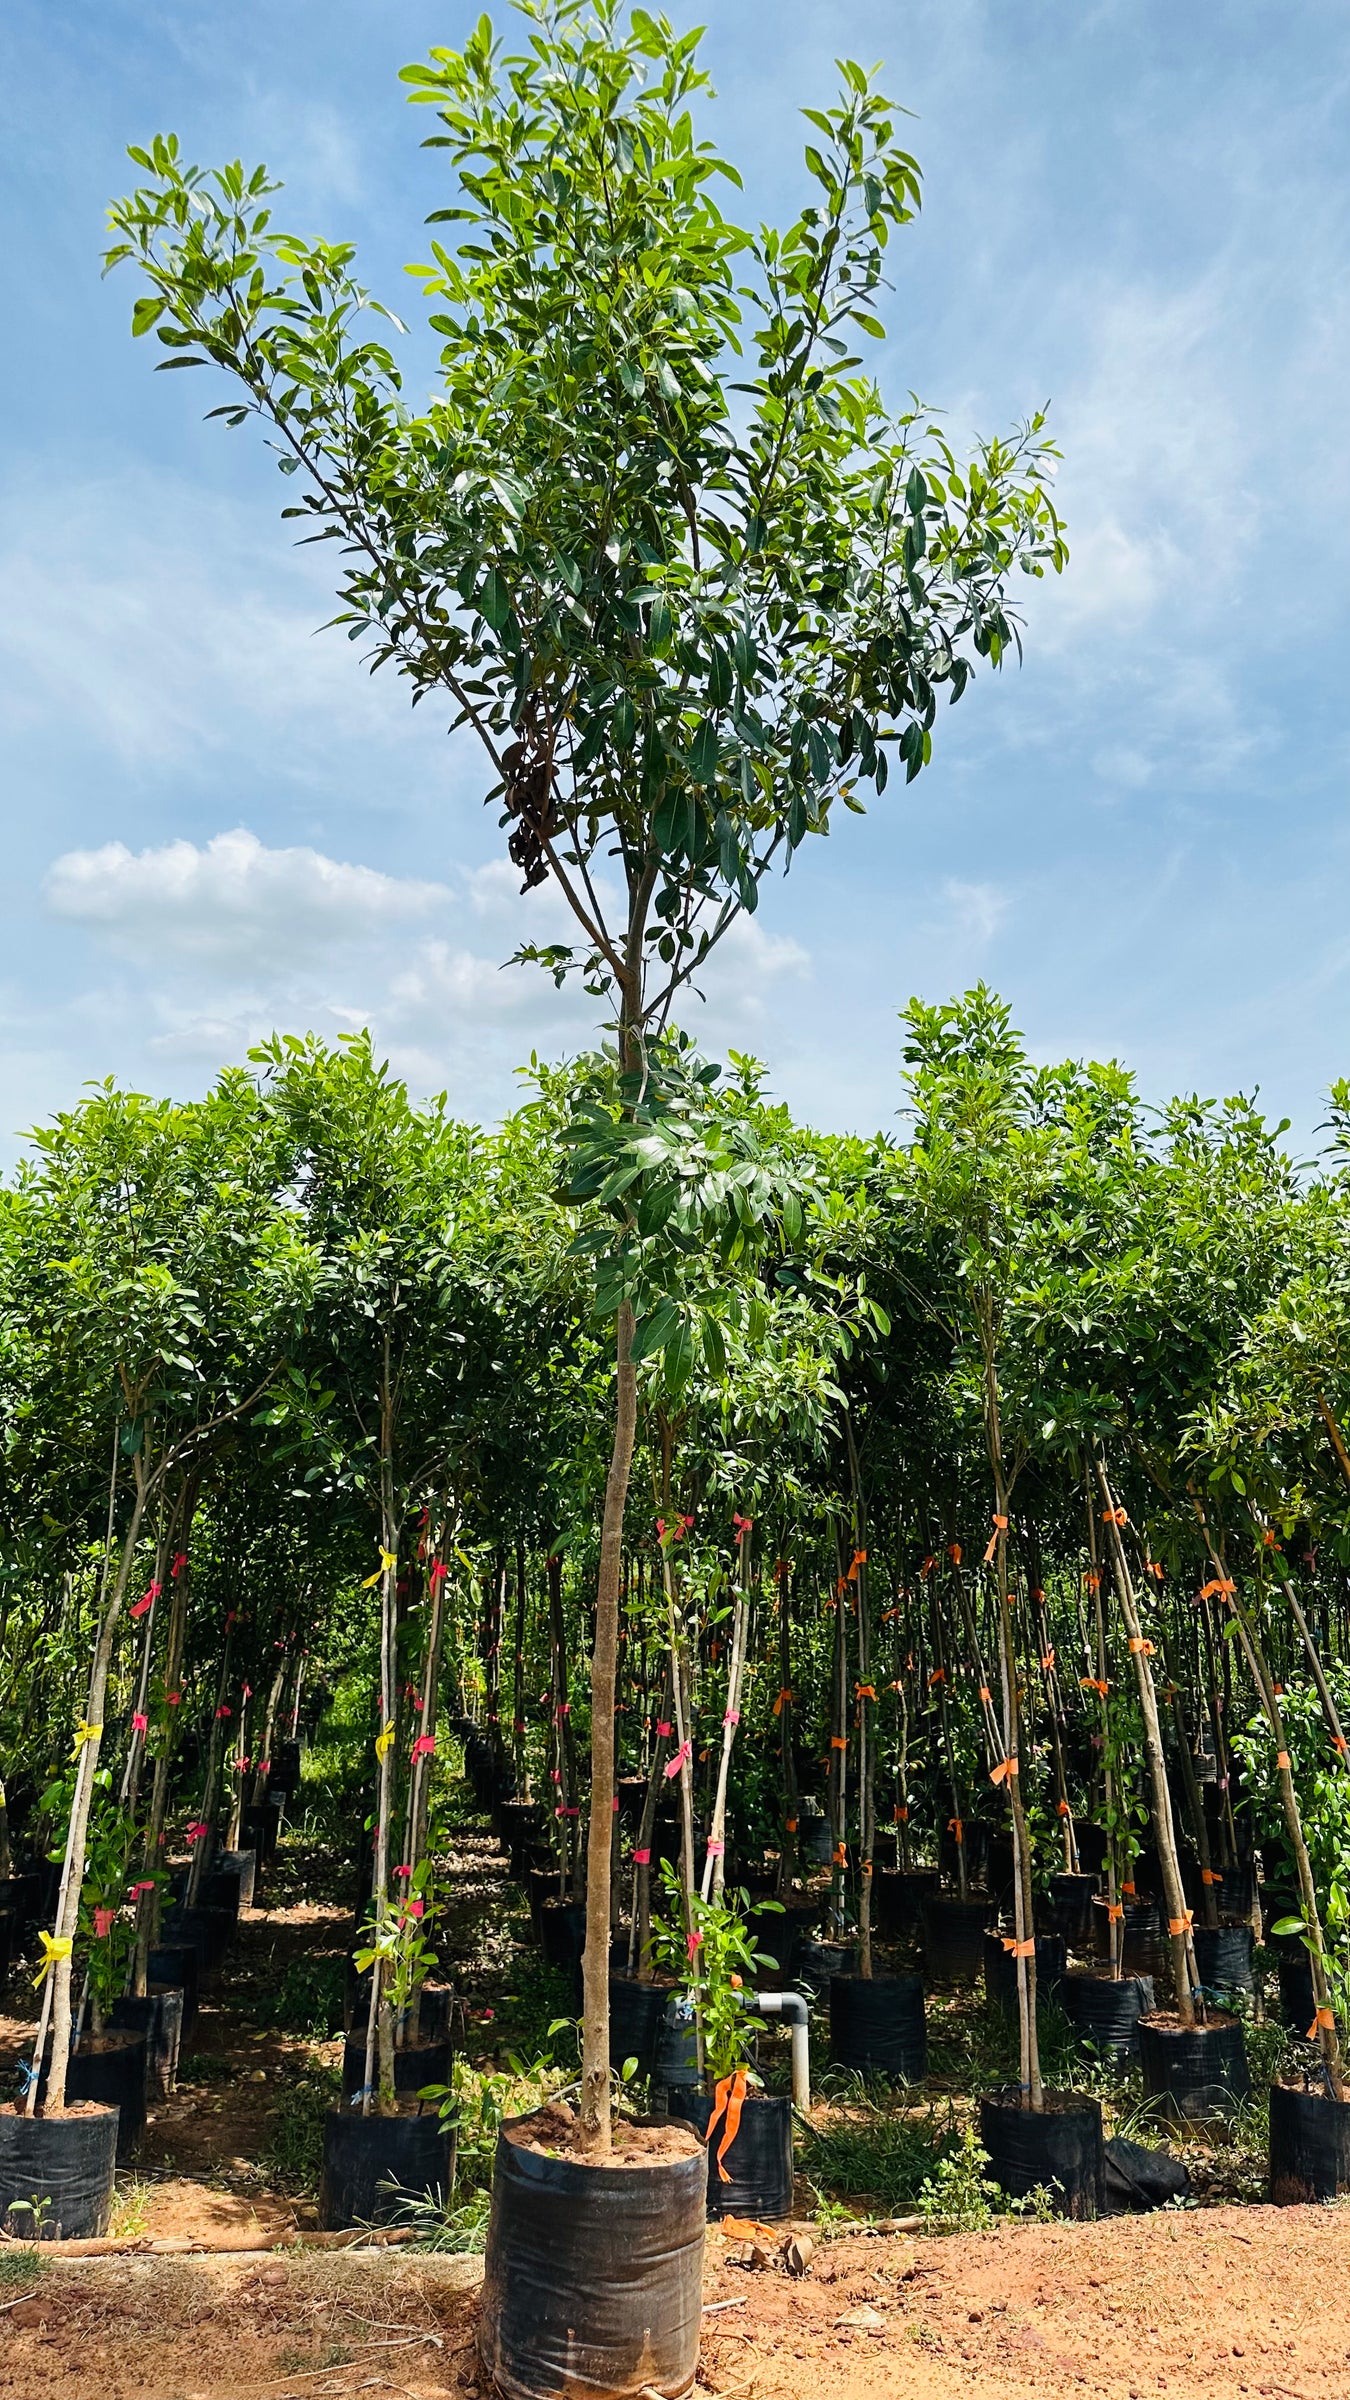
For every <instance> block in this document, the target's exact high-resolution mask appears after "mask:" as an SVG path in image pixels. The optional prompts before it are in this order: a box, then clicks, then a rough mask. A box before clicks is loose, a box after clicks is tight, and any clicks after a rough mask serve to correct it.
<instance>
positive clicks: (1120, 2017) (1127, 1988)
mask: <svg viewBox="0 0 1350 2400" xmlns="http://www.w3.org/2000/svg"><path fill="white" fill-rule="evenodd" d="M1055 1998H1056V1999H1057V2000H1058V2002H1059V2005H1060V2007H1061V2008H1062V2009H1063V2011H1064V2014H1065V2016H1066V2017H1067V2018H1068V2020H1069V2023H1070V2024H1071V2025H1072V2027H1073V2029H1074V2032H1075V2033H1076V2034H1077V2036H1078V2039H1079V2041H1080V2042H1081V2043H1082V2045H1083V2047H1084V2049H1090V2050H1101V2051H1104V2052H1105V2053H1106V2054H1107V2055H1108V2056H1109V2057H1111V2058H1117V2059H1120V2060H1122V2061H1124V2060H1128V2059H1132V2058H1137V2057H1138V2056H1139V2020H1140V2018H1141V2017H1142V2016H1143V2015H1144V2012H1145V2010H1147V2009H1150V2008H1152V2006H1153V1978H1152V1976H1151V1975H1122V1977H1121V1979H1120V1981H1119V1983H1113V1982H1112V1980H1111V1977H1110V1975H1109V1974H1108V1975H1093V1974H1084V1973H1079V1972H1078V1971H1076V1970H1075V1971H1072V1972H1071V1973H1069V1974H1067V1975H1066V1976H1065V1977H1064V1980H1063V1982H1062V1983H1061V1984H1060V1987H1059V1990H1058V1991H1057V1993H1056V1994H1055Z"/></svg>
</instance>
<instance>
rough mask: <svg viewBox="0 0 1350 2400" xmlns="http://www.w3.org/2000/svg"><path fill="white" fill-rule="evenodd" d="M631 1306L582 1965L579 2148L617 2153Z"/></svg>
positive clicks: (633, 1403) (633, 1396) (596, 1671)
mask: <svg viewBox="0 0 1350 2400" xmlns="http://www.w3.org/2000/svg"><path fill="white" fill-rule="evenodd" d="M632 1340H633V1310H632V1306H631V1303H630V1302H628V1301H627V1300H623V1301H621V1302H620V1303H619V1312H618V1324H617V1328H616V1336H615V1383H616V1388H615V1405H614V1442H613V1448H612V1450H611V1453H610V1462H609V1475H608V1478H607V1480H606V1484H605V1508H604V1517H603V1519H602V1523H601V1529H600V1574H599V1578H598V1583H597V1589H596V1608H595V1648H594V1650H593V1652H592V1654H591V1809H590V1838H589V1842H588V1845H587V1854H586V1949H585V1954H584V1956H583V1959H582V1968H581V1974H582V2032H581V2115H580V2133H581V2147H582V2149H583V2150H584V2151H585V2152H586V2153H587V2154H588V2155H589V2156H591V2157H594V2158H608V2157H609V2155H610V2151H611V2148H612V2141H611V2123H610V2070H609V1938H610V1936H609V1903H610V1851H611V1834H612V1819H613V1815H614V1696H615V1680H616V1675H617V1669H618V1656H619V1578H620V1571H621V1568H622V1563H623V1523H624V1510H625V1507H626V1504H627V1499H628V1479H629V1475H630V1472H631V1469H632V1463H633V1443H634V1439H635V1436H636V1433H637V1372H636V1369H635V1368H634V1365H633V1361H632V1358H631V1356H630V1351H631V1346H632Z"/></svg>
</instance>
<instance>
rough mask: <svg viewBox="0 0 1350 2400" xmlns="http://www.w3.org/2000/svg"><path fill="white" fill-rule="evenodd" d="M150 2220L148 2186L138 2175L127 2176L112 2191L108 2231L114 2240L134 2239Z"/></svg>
mask: <svg viewBox="0 0 1350 2400" xmlns="http://www.w3.org/2000/svg"><path fill="white" fill-rule="evenodd" d="M149 2222H150V2186H149V2185H148V2184H145V2183H142V2182H141V2180H140V2177H139V2176H138V2175H130V2176H128V2178H127V2180H126V2182H125V2183H119V2184H118V2185H117V2187H116V2189H115V2191H114V2192H113V2203H112V2214H111V2216H110V2217H109V2219H108V2231H109V2233H110V2234H111V2235H112V2237H113V2239H114V2241H118V2242H128V2241H134V2240H135V2239H136V2237H137V2235H138V2234H142V2233H144V2232H145V2230H146V2228H147V2226H148V2225H149Z"/></svg>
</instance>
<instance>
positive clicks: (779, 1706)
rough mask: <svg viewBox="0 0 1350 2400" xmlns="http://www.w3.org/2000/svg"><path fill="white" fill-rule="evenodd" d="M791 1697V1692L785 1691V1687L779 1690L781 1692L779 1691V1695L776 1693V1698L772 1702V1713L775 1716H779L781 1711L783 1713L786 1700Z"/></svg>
mask: <svg viewBox="0 0 1350 2400" xmlns="http://www.w3.org/2000/svg"><path fill="white" fill-rule="evenodd" d="M791 1698H792V1694H791V1692H789V1691H787V1690H786V1689H784V1690H783V1691H781V1692H780V1693H779V1695H778V1698H777V1699H776V1700H775V1702H774V1704H773V1713H774V1715H775V1716H776V1717H781V1715H782V1713H783V1710H784V1709H785V1708H786V1706H787V1704H788V1702H789V1700H790V1699H791Z"/></svg>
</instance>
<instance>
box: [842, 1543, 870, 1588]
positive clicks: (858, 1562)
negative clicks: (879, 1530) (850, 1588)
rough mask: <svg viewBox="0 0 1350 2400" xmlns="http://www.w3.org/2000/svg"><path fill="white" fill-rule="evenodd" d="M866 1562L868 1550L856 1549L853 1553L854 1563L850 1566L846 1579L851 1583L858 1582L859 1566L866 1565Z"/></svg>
mask: <svg viewBox="0 0 1350 2400" xmlns="http://www.w3.org/2000/svg"><path fill="white" fill-rule="evenodd" d="M866 1564H867V1552H866V1551H865V1550H855V1551H854V1553H853V1564H852V1566H851V1567H850V1568H849V1571H848V1575H847V1577H846V1578H845V1580H846V1581H847V1582H849V1583H856V1582H857V1580H858V1569H859V1567H865V1566H866Z"/></svg>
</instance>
